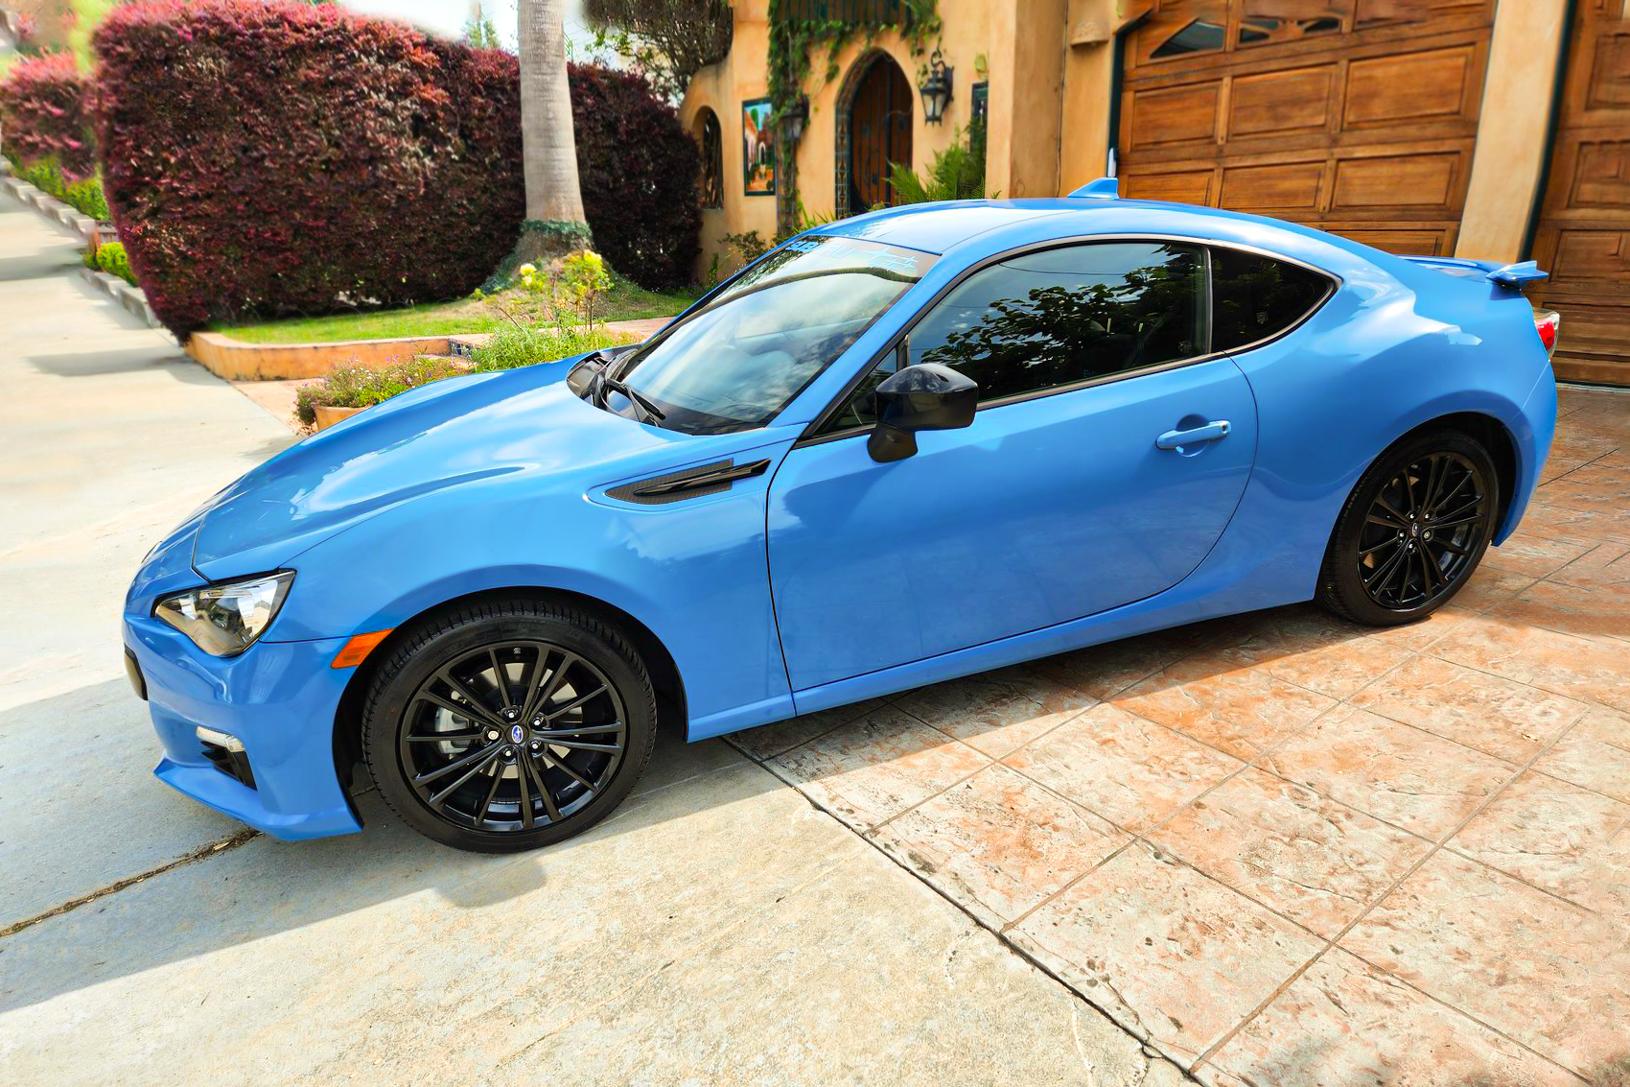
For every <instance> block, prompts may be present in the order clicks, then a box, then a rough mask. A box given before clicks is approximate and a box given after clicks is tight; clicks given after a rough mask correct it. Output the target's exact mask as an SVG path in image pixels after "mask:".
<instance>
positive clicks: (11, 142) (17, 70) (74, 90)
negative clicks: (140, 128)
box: [0, 53, 96, 178]
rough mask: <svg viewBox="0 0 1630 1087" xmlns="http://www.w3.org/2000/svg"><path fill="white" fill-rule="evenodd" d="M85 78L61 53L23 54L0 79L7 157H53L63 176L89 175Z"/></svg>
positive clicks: (91, 158) (92, 163)
mask: <svg viewBox="0 0 1630 1087" xmlns="http://www.w3.org/2000/svg"><path fill="white" fill-rule="evenodd" d="M88 89H89V83H88V81H87V80H86V78H85V77H84V76H83V75H81V74H80V72H79V69H78V68H77V67H75V66H74V58H73V57H71V56H69V55H68V54H66V53H51V54H48V55H45V56H39V57H27V58H25V59H23V60H20V61H18V62H17V63H15V64H13V65H12V66H11V68H10V69H9V70H8V71H7V72H6V78H5V80H4V82H0V134H3V136H4V139H5V146H6V153H7V157H9V158H11V159H12V161H13V162H18V163H31V162H36V161H38V160H41V159H55V160H56V162H57V164H58V165H59V166H60V167H61V169H62V170H63V172H64V173H66V175H67V176H69V177H72V178H82V177H89V176H90V175H91V173H92V172H93V171H94V170H95V169H96V150H95V144H94V142H93V140H92V137H91V125H90V120H89V116H88V114H87V108H86V101H85V100H86V97H87V92H88Z"/></svg>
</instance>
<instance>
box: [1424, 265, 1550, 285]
mask: <svg viewBox="0 0 1630 1087" xmlns="http://www.w3.org/2000/svg"><path fill="white" fill-rule="evenodd" d="M1404 259H1405V260H1407V261H1409V262H1410V263H1411V264H1419V265H1422V266H1423V267H1426V268H1436V269H1437V270H1438V271H1440V272H1447V273H1449V274H1450V275H1454V276H1462V277H1464V278H1467V279H1473V278H1482V279H1486V280H1488V281H1489V282H1490V283H1493V284H1496V285H1498V286H1501V287H1507V288H1510V289H1511V290H1514V291H1520V290H1522V289H1523V287H1524V286H1526V285H1527V284H1529V283H1537V282H1539V281H1540V280H1542V279H1549V278H1551V273H1550V272H1547V271H1544V270H1542V269H1541V268H1540V266H1539V265H1538V263H1536V262H1534V261H1531V260H1525V261H1523V262H1521V263H1520V264H1496V263H1495V262H1494V261H1492V260H1466V259H1465V258H1463V257H1405V258H1404Z"/></svg>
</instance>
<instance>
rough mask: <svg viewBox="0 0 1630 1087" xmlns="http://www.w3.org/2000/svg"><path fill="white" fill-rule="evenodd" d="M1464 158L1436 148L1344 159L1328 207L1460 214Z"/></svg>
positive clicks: (1350, 210) (1340, 210)
mask: <svg viewBox="0 0 1630 1087" xmlns="http://www.w3.org/2000/svg"><path fill="white" fill-rule="evenodd" d="M1465 158H1466V154H1465V152H1462V151H1434V152H1424V153H1416V154H1390V155H1375V156H1371V157H1367V158H1349V159H1343V160H1341V161H1338V162H1337V163H1336V178H1335V192H1334V195H1333V196H1332V198H1331V202H1330V211H1331V213H1332V214H1336V215H1346V214H1351V213H1354V212H1358V211H1364V212H1374V211H1376V210H1377V209H1383V208H1387V209H1400V210H1402V209H1413V210H1415V211H1417V212H1419V211H1420V210H1422V209H1425V210H1427V211H1429V212H1431V213H1433V214H1439V215H1452V214H1456V213H1457V212H1458V210H1459V209H1458V207H1457V206H1456V205H1457V200H1456V197H1457V196H1458V195H1460V193H1461V190H1462V189H1463V186H1462V185H1461V184H1460V181H1461V177H1462V175H1463V174H1464V169H1463V163H1464V160H1465Z"/></svg>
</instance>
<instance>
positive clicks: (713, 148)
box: [694, 106, 724, 208]
mask: <svg viewBox="0 0 1630 1087" xmlns="http://www.w3.org/2000/svg"><path fill="white" fill-rule="evenodd" d="M694 127H695V132H694V135H695V136H696V142H697V143H698V144H699V145H700V146H701V151H702V164H701V165H702V170H701V173H700V175H699V176H698V178H697V189H698V195H699V196H700V197H701V201H702V207H704V208H722V207H724V129H723V128H721V127H720V125H719V115H718V114H716V113H714V112H713V111H712V110H711V109H709V108H708V107H707V106H703V107H702V108H701V110H700V111H698V112H697V114H696V122H695V126H694Z"/></svg>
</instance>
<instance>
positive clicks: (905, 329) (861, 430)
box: [792, 233, 1346, 449]
mask: <svg viewBox="0 0 1630 1087" xmlns="http://www.w3.org/2000/svg"><path fill="white" fill-rule="evenodd" d="M1117 242H1175V243H1178V244H1183V245H1193V246H1198V247H1199V248H1200V251H1201V253H1202V258H1201V260H1202V265H1203V268H1204V274H1205V297H1204V301H1203V308H1204V316H1205V330H1206V348H1207V350H1206V353H1205V354H1201V355H1191V356H1189V357H1187V358H1181V359H1173V360H1171V361H1169V362H1160V363H1155V364H1154V365H1151V366H1142V367H1139V368H1138V369H1136V370H1124V371H1121V372H1120V373H1115V374H1105V375H1103V376H1101V377H1092V378H1086V379H1084V380H1081V381H1073V382H1070V383H1069V384H1067V385H1053V386H1051V387H1049V388H1044V389H1033V390H1031V391H1030V392H1024V393H1015V394H1013V395H1012V396H1004V397H999V398H997V399H994V400H987V401H985V402H983V403H981V404H980V405H979V406H978V408H977V409H976V411H975V416H976V418H977V414H978V412H982V411H986V410H989V409H991V408H1001V407H1006V406H1007V405H1009V404H1021V403H1024V402H1025V401H1028V400H1037V399H1040V398H1041V397H1044V396H1058V395H1060V394H1062V393H1071V392H1077V391H1079V390H1081V389H1091V388H1096V387H1097V386H1099V385H1108V384H1110V383H1112V382H1116V381H1127V380H1131V379H1133V378H1139V377H1144V376H1146V375H1148V374H1158V373H1164V372H1165V371H1167V370H1176V369H1178V368H1180V367H1184V366H1196V365H1198V364H1200V363H1202V362H1211V361H1214V360H1216V359H1219V358H1228V357H1230V356H1233V355H1240V354H1243V353H1245V352H1247V351H1255V350H1256V349H1257V348H1259V347H1266V346H1267V345H1268V344H1270V343H1273V342H1275V341H1276V340H1280V339H1283V338H1284V337H1286V336H1289V335H1291V334H1292V333H1293V332H1295V331H1296V330H1297V329H1299V328H1301V327H1302V326H1303V325H1305V324H1306V323H1307V322H1308V321H1310V320H1311V319H1312V318H1313V316H1314V315H1315V314H1317V313H1318V312H1319V311H1320V310H1322V309H1323V308H1324V307H1325V305H1326V304H1327V303H1329V301H1330V299H1332V298H1334V297H1335V295H1336V292H1337V291H1339V290H1340V289H1341V287H1342V284H1343V283H1345V282H1346V281H1345V280H1344V279H1343V278H1342V277H1341V276H1339V275H1337V274H1336V273H1335V272H1332V271H1329V270H1328V269H1325V268H1320V267H1318V266H1317V265H1314V264H1309V263H1308V262H1307V261H1305V260H1301V259H1300V258H1298V257H1290V256H1286V255H1284V254H1283V253H1277V252H1275V251H1273V250H1271V249H1266V248H1263V247H1261V246H1256V245H1249V244H1246V243H1243V242H1232V241H1220V240H1217V239H1212V238H1199V237H1194V236H1191V235H1184V234H1160V233H1152V234H1150V233H1134V234H1083V235H1074V236H1071V237H1067V238H1050V239H1048V240H1047V241H1044V242H1032V243H1030V244H1027V245H1021V246H1015V247H1014V248H1012V249H1006V250H1003V251H1002V252H999V253H994V254H992V255H990V256H988V257H984V258H982V259H980V260H978V261H975V262H974V263H973V264H970V265H969V266H968V267H966V268H964V269H963V270H962V271H961V272H959V273H957V275H956V276H955V277H954V278H952V280H951V281H950V282H949V283H947V284H946V285H945V286H943V287H941V288H940V289H939V290H938V291H937V292H935V294H934V296H933V297H932V298H930V299H929V300H928V301H926V302H924V303H923V304H922V306H921V307H919V308H918V310H917V312H916V313H914V314H912V316H911V319H910V320H909V321H907V322H906V324H905V325H903V326H901V328H900V329H899V330H898V331H896V332H895V334H894V335H893V336H891V337H889V340H888V342H887V343H886V344H884V345H883V347H881V348H879V349H878V350H877V352H876V353H874V354H873V355H872V357H871V358H870V359H869V360H868V361H867V362H866V365H864V366H862V367H861V368H860V369H859V370H858V371H856V373H855V375H854V377H852V378H851V379H850V380H849V381H848V382H846V383H845V384H844V387H843V389H842V390H840V391H839V393H838V395H837V396H836V397H835V398H834V399H833V400H832V401H831V402H830V403H828V404H827V405H826V407H824V408H822V409H821V411H820V413H819V414H817V415H816V416H815V418H814V419H813V420H811V421H810V423H809V425H808V426H806V427H805V428H804V432H803V433H802V434H801V435H799V437H798V440H797V441H795V442H794V443H793V446H792V447H793V448H794V449H800V448H803V447H804V446H807V445H824V444H825V443H827V442H835V441H841V440H843V439H845V438H854V437H859V436H860V435H862V434H870V433H871V432H872V430H874V429H875V424H872V425H869V426H849V427H845V428H843V429H842V430H834V431H832V432H830V433H827V434H822V433H821V432H820V431H821V428H822V427H824V426H826V425H827V423H828V422H830V421H831V419H832V417H833V416H835V415H836V414H837V413H838V412H839V411H840V410H841V409H842V408H843V405H844V403H845V402H847V401H848V399H849V396H850V395H851V394H852V393H853V392H854V391H855V390H856V389H857V388H859V387H860V383H861V382H862V381H864V380H865V379H866V375H867V374H869V373H871V372H872V370H874V369H876V367H877V366H878V365H879V364H880V363H881V362H882V361H883V360H884V359H885V358H887V357H888V356H889V355H890V354H891V353H893V352H895V351H898V350H899V348H900V345H901V344H902V343H904V342H905V341H906V340H907V339H908V338H909V337H910V335H911V333H912V331H913V330H915V329H916V327H917V325H918V324H919V323H921V322H922V320H923V319H924V318H926V317H927V316H928V314H929V313H931V312H932V311H933V310H934V308H935V307H936V306H938V305H939V304H940V302H941V301H943V300H944V299H945V297H946V296H947V295H949V294H950V293H951V292H952V291H954V290H956V289H957V288H958V287H960V286H961V285H962V284H963V283H964V282H965V281H967V280H968V279H970V278H971V277H973V276H975V275H977V274H978V273H980V272H982V271H984V270H985V269H986V268H989V267H991V266H992V265H995V264H1000V263H1002V262H1003V261H1007V260H1012V259H1014V258H1015V257H1023V256H1028V255H1029V254H1031V253H1040V252H1045V251H1047V250H1051V249H1066V248H1073V247H1076V246H1081V245H1093V244H1098V243H1103V244H1114V243H1117ZM1213 249H1231V250H1234V251H1236V252H1240V253H1251V254H1254V255H1256V256H1259V257H1267V258H1268V259H1270V260H1276V261H1280V262H1281V263H1284V264H1289V265H1292V266H1294V267H1297V268H1301V269H1303V270H1305V271H1309V272H1312V273H1314V274H1315V275H1317V276H1320V277H1321V278H1323V279H1324V280H1325V282H1326V286H1325V292H1324V294H1323V295H1321V296H1320V297H1319V300H1318V301H1317V302H1314V303H1313V305H1311V306H1309V307H1308V309H1307V312H1306V313H1304V314H1302V315H1301V316H1300V317H1298V318H1297V319H1296V320H1294V321H1292V322H1291V323H1290V324H1288V325H1286V326H1285V327H1284V328H1282V329H1280V330H1279V331H1277V332H1274V333H1272V334H1270V335H1267V336H1264V337H1262V338H1261V339H1259V340H1254V341H1252V342H1251V343H1247V344H1241V345H1240V346H1239V347H1236V348H1233V349H1232V350H1227V351H1217V350H1212V349H1211V347H1212V336H1213V324H1214V321H1213V317H1214V316H1215V314H1214V310H1213V307H1214V306H1215V304H1216V302H1215V296H1216V292H1215V290H1214V289H1213V285H1212V261H1211V251H1212V250H1213Z"/></svg>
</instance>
